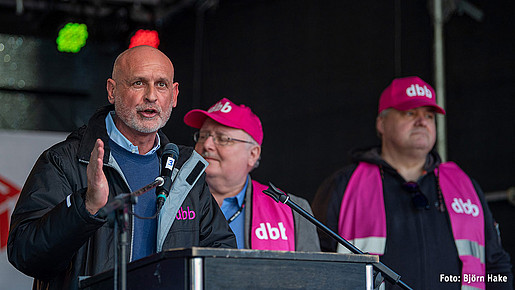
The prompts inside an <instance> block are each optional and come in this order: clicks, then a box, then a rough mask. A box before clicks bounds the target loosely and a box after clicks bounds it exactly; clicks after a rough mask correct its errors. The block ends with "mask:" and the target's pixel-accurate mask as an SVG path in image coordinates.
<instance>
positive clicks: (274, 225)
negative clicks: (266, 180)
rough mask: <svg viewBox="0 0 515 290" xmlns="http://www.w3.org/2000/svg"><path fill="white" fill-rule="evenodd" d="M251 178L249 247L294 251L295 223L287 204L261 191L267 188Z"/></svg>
mask: <svg viewBox="0 0 515 290" xmlns="http://www.w3.org/2000/svg"><path fill="white" fill-rule="evenodd" d="M267 188H268V186H265V185H263V184H261V183H259V182H257V181H254V180H252V223H251V229H250V247H251V248H252V249H257V250H276V251H295V224H294V222H293V213H292V211H291V209H290V207H288V206H287V205H285V204H283V203H278V202H276V201H275V200H273V199H272V198H271V197H269V196H268V195H266V194H264V193H263V190H265V189H267Z"/></svg>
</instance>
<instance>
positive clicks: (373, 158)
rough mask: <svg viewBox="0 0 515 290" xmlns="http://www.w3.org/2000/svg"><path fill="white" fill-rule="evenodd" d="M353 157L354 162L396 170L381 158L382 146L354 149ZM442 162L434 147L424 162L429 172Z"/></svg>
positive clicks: (425, 168)
mask: <svg viewBox="0 0 515 290" xmlns="http://www.w3.org/2000/svg"><path fill="white" fill-rule="evenodd" d="M351 156H352V157H351V158H352V161H353V162H356V163H357V162H361V161H363V162H367V163H371V164H376V165H378V166H382V167H383V168H384V169H385V170H389V171H390V170H391V171H395V172H396V170H395V169H394V168H393V167H391V166H390V164H388V163H387V162H386V161H384V160H383V159H382V158H381V147H380V146H374V147H368V148H361V149H354V150H352V151H351ZM440 163H442V159H441V158H440V155H439V154H438V152H436V150H435V149H434V148H433V149H432V150H431V151H430V152H429V153H428V154H427V157H426V163H425V164H424V170H425V171H427V172H433V171H434V170H435V168H436V167H438V166H439V165H440Z"/></svg>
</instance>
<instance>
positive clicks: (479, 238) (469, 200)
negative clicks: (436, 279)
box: [435, 162, 486, 289]
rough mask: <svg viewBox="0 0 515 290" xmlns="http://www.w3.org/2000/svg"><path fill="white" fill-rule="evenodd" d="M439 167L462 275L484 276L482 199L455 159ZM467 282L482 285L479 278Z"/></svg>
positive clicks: (438, 172)
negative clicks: (478, 280)
mask: <svg viewBox="0 0 515 290" xmlns="http://www.w3.org/2000/svg"><path fill="white" fill-rule="evenodd" d="M438 169H439V170H435V173H436V174H437V175H438V176H439V183H440V188H441V189H442V195H443V197H444V200H445V206H446V208H447V212H448V213H449V218H450V220H451V226H452V233H453V235H454V241H455V242H456V247H457V249H458V254H459V256H460V260H461V261H462V263H463V269H462V277H465V276H464V275H465V274H470V275H476V277H485V273H486V269H485V261H484V259H485V258H484V257H485V255H484V249H485V230H484V229H485V226H484V224H485V219H484V215H483V207H482V206H481V201H480V200H479V197H478V196H477V194H476V191H475V189H474V185H473V184H472V181H470V178H468V176H467V175H466V174H465V173H464V172H463V171H462V170H461V169H460V168H459V167H458V165H456V164H455V163H454V162H447V163H444V164H441V165H440V167H439V168H438ZM469 277H470V276H469ZM485 279H486V277H485ZM467 285H468V286H471V287H476V288H480V289H485V284H484V283H481V282H475V283H470V284H467Z"/></svg>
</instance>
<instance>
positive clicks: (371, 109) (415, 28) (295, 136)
mask: <svg viewBox="0 0 515 290" xmlns="http://www.w3.org/2000/svg"><path fill="white" fill-rule="evenodd" d="M183 2H187V1H183ZM216 2H217V1H206V3H216ZM443 2H446V3H447V4H448V3H457V2H460V1H443ZM431 3H432V1H422V0H393V1H380V0H376V1H341V0H325V1H319V0H253V1H250V0H232V1H228V0H220V1H219V2H218V5H215V6H214V7H211V8H207V9H205V10H202V9H197V8H194V7H189V8H186V9H182V10H177V11H176V13H174V14H170V15H169V17H167V18H165V19H164V20H162V21H158V22H157V24H158V25H157V26H156V27H155V28H157V30H158V31H159V34H160V38H161V45H160V47H159V48H160V49H161V50H162V51H164V52H165V53H166V54H167V55H168V56H169V57H170V58H171V59H172V61H173V62H174V64H175V68H176V80H177V81H178V82H179V83H180V86H179V88H180V94H179V102H178V107H177V108H176V109H175V110H174V112H173V113H172V118H171V121H170V122H169V123H168V125H167V126H166V127H165V128H164V131H165V132H166V133H167V134H168V135H169V136H170V137H171V139H172V140H173V142H175V143H178V144H187V145H193V140H192V134H193V132H194V130H193V129H191V128H189V127H187V126H186V125H185V124H184V123H183V117H184V115H185V114H186V112H188V111H189V110H191V109H194V108H203V109H207V108H208V107H209V106H211V105H212V104H214V102H216V101H217V100H219V99H221V98H222V97H228V98H230V99H231V100H232V101H234V102H236V103H239V104H245V105H248V106H250V107H251V108H252V109H253V111H254V112H255V113H256V114H257V115H258V116H259V117H260V118H261V120H262V123H263V128H264V143H263V150H262V160H261V165H260V167H259V168H258V169H256V170H255V171H254V172H253V173H252V176H253V177H254V178H255V179H256V180H258V181H260V182H262V183H267V182H268V181H272V182H273V183H274V184H275V185H277V186H279V187H280V188H282V189H283V190H285V191H287V192H290V193H294V194H297V195H299V196H302V197H305V198H306V199H308V200H309V201H312V199H313V197H314V194H315V192H316V190H317V188H318V186H319V185H320V183H321V182H322V181H323V180H324V179H325V178H326V177H328V176H329V175H330V174H331V173H333V172H334V171H335V170H337V169H338V168H341V167H343V166H345V165H347V164H349V154H348V152H349V151H350V150H351V149H352V148H356V147H365V146H370V145H377V144H379V140H378V138H377V137H376V134H375V117H376V112H377V102H378V99H379V95H380V93H381V91H382V90H383V89H384V88H385V87H386V86H387V85H388V84H389V83H390V82H391V80H392V79H393V78H394V77H400V76H409V75H418V76H420V77H422V78H423V79H424V80H426V81H427V82H429V83H430V84H432V85H434V80H433V71H434V70H433V48H432V47H433V28H432V21H431V12H430V9H428V6H429V5H430V4H431ZM467 3H471V4H473V5H476V6H477V8H478V9H480V10H481V11H482V12H483V13H484V17H483V19H482V21H477V20H475V19H474V18H472V17H471V16H470V15H469V14H467V13H460V12H459V10H455V11H454V12H453V13H451V14H450V15H449V17H448V18H447V21H446V23H445V27H444V37H445V46H444V47H445V72H446V90H447V95H446V103H447V104H446V107H445V109H446V111H447V113H448V114H447V116H446V120H447V130H448V131H447V136H448V140H447V141H448V159H449V160H453V161H456V162H457V163H458V164H459V165H460V166H461V167H462V168H463V169H464V170H465V171H466V172H467V173H469V175H470V176H471V177H473V178H474V179H476V180H477V181H478V182H479V183H480V184H481V186H482V187H483V189H484V191H485V192H497V191H505V190H507V189H508V188H510V187H513V186H515V140H514V138H515V122H514V118H513V111H514V109H515V106H514V105H515V53H514V52H515V37H514V35H515V20H514V19H515V17H514V16H515V1H509V0H500V1H479V0H469V1H468V2H467ZM0 10H2V11H0V33H7V34H9V33H12V34H16V33H19V34H25V33H26V34H32V35H36V37H46V38H47V39H46V40H42V45H41V47H42V49H43V50H44V51H43V52H41V54H40V55H39V57H37V58H35V59H36V60H38V61H37V62H36V63H35V64H36V65H32V66H30V67H39V68H38V69H39V72H40V73H39V74H38V76H39V84H38V85H34V88H33V89H27V88H25V93H27V94H28V95H30V96H31V98H32V97H33V99H31V100H35V104H36V105H32V106H31V107H30V108H31V109H30V110H29V113H30V114H32V115H34V114H36V112H37V111H39V110H43V109H45V108H46V109H47V110H48V111H49V113H47V116H49V117H42V118H41V120H40V121H39V122H35V123H36V124H35V125H34V126H33V127H32V128H31V129H38V130H63V131H69V130H72V129H73V128H75V127H78V126H80V124H82V123H84V122H86V121H87V118H88V117H89V115H90V114H91V113H92V112H93V111H94V109H95V108H96V107H97V106H98V105H100V104H105V103H106V95H105V83H104V81H105V79H106V78H107V77H108V76H110V74H111V72H110V68H111V65H112V63H113V61H114V57H115V56H116V55H117V54H118V53H120V52H121V51H123V50H124V49H125V48H126V47H127V46H128V41H127V40H128V37H127V38H124V39H123V40H122V41H120V39H121V38H123V37H121V35H122V34H123V33H122V31H125V32H126V31H127V30H128V29H132V28H133V26H134V27H135V26H136V25H134V23H132V24H127V25H125V24H123V23H121V20H117V18H116V17H110V18H109V19H108V20H107V21H110V22H106V23H103V22H101V21H100V20H98V19H97V20H95V21H94V22H92V23H91V31H90V34H91V36H90V38H89V39H88V45H87V46H86V47H85V48H84V49H83V50H82V51H81V52H80V53H79V54H76V55H63V54H59V53H57V52H56V50H55V42H54V40H53V37H55V32H51V33H50V32H46V34H44V35H39V36H38V33H40V32H41V33H43V32H44V31H43V30H45V29H46V30H48V29H49V27H53V26H54V24H56V23H57V21H58V19H61V18H60V16H59V15H54V14H52V13H50V12H47V13H37V12H35V13H34V12H30V11H28V10H27V11H26V12H25V13H24V15H21V16H17V15H15V14H14V11H8V10H7V9H3V8H2V9H0ZM61 16H62V15H61ZM38 21H39V22H38ZM29 22H30V23H29ZM129 26H130V27H129ZM124 29H125V30H124ZM100 36H101V37H103V39H100ZM110 37H111V38H110ZM116 41H118V42H116ZM7 49H8V47H7V46H5V50H4V51H3V52H0V54H1V53H3V54H5V53H6V51H7ZM26 61H29V60H26ZM4 62H5V58H4ZM27 65H29V64H27ZM5 67H6V68H7V64H6V66H5ZM4 72H8V70H5V71H4ZM70 78H72V79H70ZM35 83H37V82H35ZM3 84H4V82H3V79H2V78H0V85H1V86H2V87H0V96H2V94H3V96H4V97H2V98H3V99H2V100H6V98H7V99H9V98H11V97H10V96H13V97H16V96H18V95H16V96H15V94H16V93H17V92H16V90H15V89H14V90H13V89H12V88H9V87H7V89H5V86H4V85H3ZM42 91H43V92H44V93H42ZM55 92H57V93H55ZM5 96H7V97H5ZM67 96H72V97H74V98H77V96H78V97H79V99H75V100H74V101H71V97H67ZM40 103H43V104H44V105H39V104H40ZM73 104H75V105H73ZM18 108H19V106H18ZM66 108H70V109H71V111H70V110H67V109H66ZM14 112H16V113H18V114H20V115H21V114H22V112H21V111H19V110H15V111H14ZM59 112H60V113H61V114H59ZM39 114H41V113H39ZM28 115H29V114H28ZM41 115H44V114H41ZM57 116H60V117H59V118H58V117H57ZM22 119H23V118H22ZM22 121H23V120H22ZM20 122H21V121H20ZM7 123H9V122H7V121H6V120H0V125H2V124H7ZM63 124H66V125H63ZM58 125H60V126H61V127H59V126H58ZM5 127H6V126H4V125H2V128H5ZM7 127H8V128H9V126H7ZM11 127H12V126H11ZM22 127H23V126H20V128H22ZM491 205H492V211H493V213H494V216H495V217H496V219H497V220H498V221H499V222H500V224H501V230H502V231H503V234H504V236H503V239H504V243H505V245H506V246H507V248H510V247H511V253H512V256H515V251H514V250H515V249H513V247H514V245H515V238H514V237H513V234H510V233H515V228H514V226H513V223H512V222H510V223H509V224H510V225H508V221H509V220H510V219H513V217H514V215H513V213H514V207H513V206H512V205H510V204H509V203H508V202H506V201H504V202H495V203H491Z"/></svg>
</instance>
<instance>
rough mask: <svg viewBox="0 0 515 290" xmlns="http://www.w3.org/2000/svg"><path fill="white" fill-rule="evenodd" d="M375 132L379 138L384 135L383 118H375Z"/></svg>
mask: <svg viewBox="0 0 515 290" xmlns="http://www.w3.org/2000/svg"><path fill="white" fill-rule="evenodd" d="M376 131H377V134H378V135H379V136H382V135H383V134H384V117H383V116H377V118H376Z"/></svg>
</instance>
